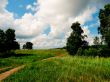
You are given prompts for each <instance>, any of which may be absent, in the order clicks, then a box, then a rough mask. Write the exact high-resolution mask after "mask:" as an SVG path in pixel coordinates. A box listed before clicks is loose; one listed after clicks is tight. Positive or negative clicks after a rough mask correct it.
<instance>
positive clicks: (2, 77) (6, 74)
mask: <svg viewBox="0 0 110 82" xmlns="http://www.w3.org/2000/svg"><path fill="white" fill-rule="evenodd" d="M24 67H25V65H22V66H19V67H16V68H14V69H11V70H9V71H6V72H4V73H2V74H0V82H1V81H2V80H4V79H6V78H7V77H8V76H10V75H12V74H13V73H15V72H17V71H18V70H20V69H22V68H24Z"/></svg>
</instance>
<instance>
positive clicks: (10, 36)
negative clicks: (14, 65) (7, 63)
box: [0, 29, 20, 52]
mask: <svg viewBox="0 0 110 82" xmlns="http://www.w3.org/2000/svg"><path fill="white" fill-rule="evenodd" d="M15 40H16V39H15V30H13V29H7V30H6V31H5V32H4V31H3V30H1V29H0V52H7V51H10V50H15V49H19V48H20V45H19V43H18V42H17V41H15Z"/></svg>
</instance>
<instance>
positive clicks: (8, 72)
mask: <svg viewBox="0 0 110 82" xmlns="http://www.w3.org/2000/svg"><path fill="white" fill-rule="evenodd" d="M63 56H64V55H63V54H61V55H58V56H55V57H50V58H46V59H43V60H41V61H45V60H51V59H53V58H60V57H63ZM24 67H25V65H22V66H19V67H16V68H14V69H11V70H9V71H6V72H4V73H2V74H0V82H1V81H2V80H4V79H6V78H7V77H9V76H10V75H12V74H13V73H15V72H17V71H18V70H20V69H22V68H24Z"/></svg>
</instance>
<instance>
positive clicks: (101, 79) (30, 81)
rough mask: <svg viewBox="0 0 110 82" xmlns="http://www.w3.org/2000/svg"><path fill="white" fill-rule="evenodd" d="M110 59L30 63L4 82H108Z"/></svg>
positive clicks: (75, 59) (65, 58)
mask: <svg viewBox="0 0 110 82" xmlns="http://www.w3.org/2000/svg"><path fill="white" fill-rule="evenodd" d="M109 68H110V58H98V57H96V58H94V57H78V56H75V57H73V56H64V57H61V58H54V59H51V60H45V61H37V62H32V63H31V64H29V65H27V66H26V67H25V68H24V69H23V70H21V71H19V72H17V73H15V74H14V75H12V76H11V77H9V78H7V79H6V80H4V82H12V81H13V82H109V81H110V69H109Z"/></svg>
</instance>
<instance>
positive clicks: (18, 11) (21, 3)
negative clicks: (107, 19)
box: [6, 0, 98, 35]
mask: <svg viewBox="0 0 110 82" xmlns="http://www.w3.org/2000/svg"><path fill="white" fill-rule="evenodd" d="M35 2H36V0H9V2H8V5H7V6H6V9H7V10H8V11H9V12H12V13H14V17H15V18H21V17H22V16H23V15H24V14H25V13H32V14H33V12H32V11H31V10H26V7H27V5H33V3H35ZM93 18H94V20H92V21H88V22H86V23H85V24H84V26H90V25H92V24H93V23H96V22H97V21H98V12H96V13H95V14H93ZM97 27H98V25H97V26H95V27H92V28H89V29H90V30H91V33H92V34H94V35H97ZM50 30H51V28H50V26H49V25H48V28H47V29H46V30H44V34H48V33H49V32H50Z"/></svg>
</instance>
